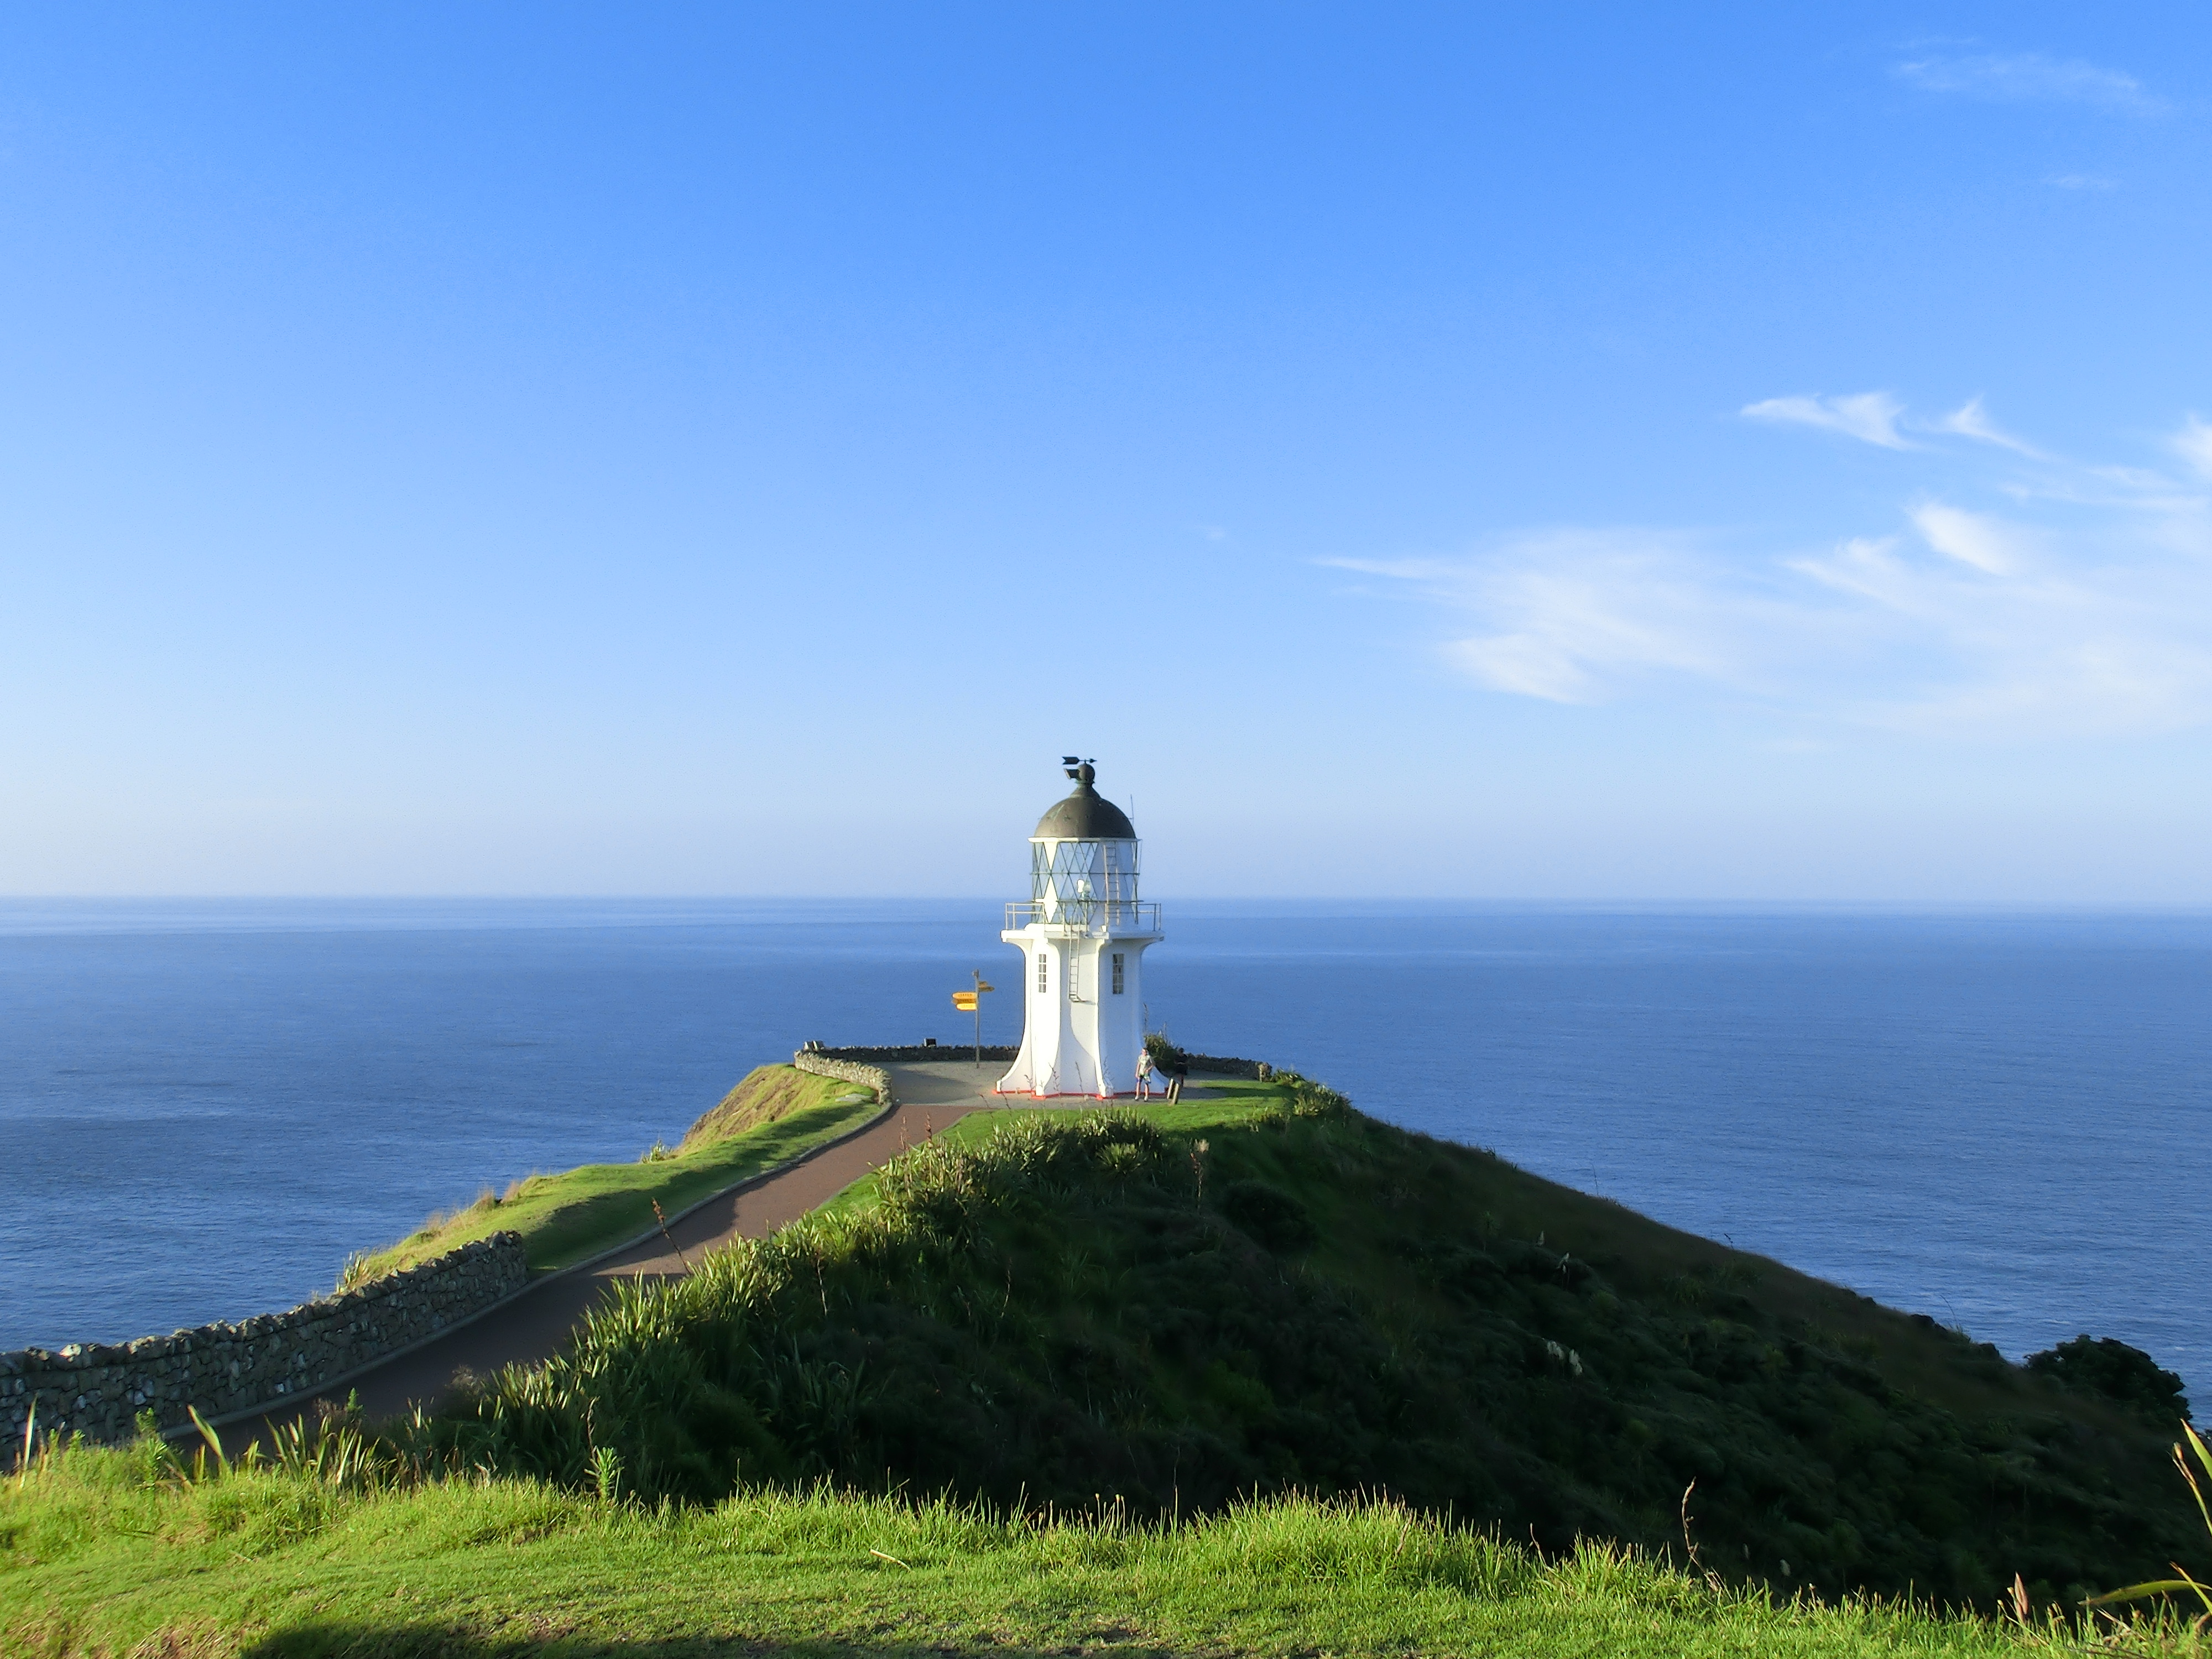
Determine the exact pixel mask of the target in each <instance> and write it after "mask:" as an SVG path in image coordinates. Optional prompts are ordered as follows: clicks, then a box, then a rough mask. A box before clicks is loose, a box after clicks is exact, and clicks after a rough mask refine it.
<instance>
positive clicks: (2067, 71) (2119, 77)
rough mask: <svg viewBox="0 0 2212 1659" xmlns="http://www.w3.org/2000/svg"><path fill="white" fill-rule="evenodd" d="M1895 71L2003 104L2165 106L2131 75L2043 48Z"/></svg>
mask: <svg viewBox="0 0 2212 1659" xmlns="http://www.w3.org/2000/svg"><path fill="white" fill-rule="evenodd" d="M1895 74H1896V76H1897V78H1898V79H1899V80H1900V81H1903V82H1905V83H1906V84H1907V85H1908V86H1914V87H1917V88H1920V89H1921V90H1922V91H1923V92H1941V93H1952V94H1958V95H1960V96H1962V97H1967V98H1980V99H1986V100H1990V101H1992V102H1998V103H2068V104H2088V105H2092V106H2095V107H2097V108H2100V109H2107V110H2113V111H2118V112H2124V113H2126V114H2130V115H2149V114H2154V113H2156V112H2159V111H2160V110H2161V109H2163V108H2164V107H2165V104H2164V102H2163V101H2162V100H2160V99H2158V98H2155V97H2153V96H2152V95H2151V94H2149V93H2148V92H2146V91H2145V90H2144V89H2143V86H2142V82H2139V81H2137V80H2136V78H2135V76H2132V75H2129V74H2125V73H2124V72H2123V71H2121V70H2115V69H2106V68H2104V67H2103V66H2101V65H2100V64H2090V63H2085V62H2083V61H2082V60H2081V59H2080V58H2047V57H2045V55H2044V54H2043V53H2041V52H2016V53H2014V54H2012V55H2010V56H2000V55H1997V54H1994V53H1992V54H1984V55H1980V56H1973V57H1953V56H1936V57H1929V58H1914V59H1911V60H1909V61H1907V62H1905V63H1901V64H1898V65H1897V66H1896V69H1895Z"/></svg>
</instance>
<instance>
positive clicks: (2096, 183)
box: [2043, 173, 2120, 190]
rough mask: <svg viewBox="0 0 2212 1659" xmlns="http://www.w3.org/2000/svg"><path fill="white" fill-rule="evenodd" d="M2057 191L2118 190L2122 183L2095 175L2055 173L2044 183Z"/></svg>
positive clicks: (2098, 174)
mask: <svg viewBox="0 0 2212 1659" xmlns="http://www.w3.org/2000/svg"><path fill="white" fill-rule="evenodd" d="M2043 182H2044V183H2045V184H2046V185H2051V187H2052V188H2053V189H2055V190H2118V188H2119V187H2120V181H2119V180H2118V179H2107V178H2105V177H2104V176H2103V175H2102V174H2100V173H2052V174H2051V177H2049V178H2048V179H2045V180H2044V181H2043Z"/></svg>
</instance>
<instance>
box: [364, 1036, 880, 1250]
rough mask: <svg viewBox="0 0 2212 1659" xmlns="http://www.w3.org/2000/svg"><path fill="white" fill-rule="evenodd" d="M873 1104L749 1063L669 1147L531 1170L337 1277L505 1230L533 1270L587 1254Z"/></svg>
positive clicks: (843, 1088) (785, 1154)
mask: <svg viewBox="0 0 2212 1659" xmlns="http://www.w3.org/2000/svg"><path fill="white" fill-rule="evenodd" d="M876 1110H877V1106H876V1097H875V1095H874V1093H873V1091H870V1090H867V1089H864V1088H861V1087H860V1086H858V1085H854V1084H850V1083H844V1082H840V1081H838V1080H837V1079H834V1078H823V1077H816V1076H814V1075H813V1074H812V1073H807V1072H802V1071H799V1070H798V1069H797V1068H796V1067H793V1066H759V1067H757V1068H756V1069H755V1070H754V1071H753V1072H752V1073H751V1074H750V1075H749V1076H748V1077H747V1078H746V1079H744V1081H743V1082H742V1083H740V1084H738V1086H737V1087H736V1088H734V1089H732V1090H731V1091H730V1092H729V1093H728V1094H727V1095H726V1096H725V1097H723V1099H722V1101H721V1103H720V1104H719V1105H717V1106H715V1107H714V1109H712V1110H711V1111H708V1112H707V1113H706V1114H705V1115H702V1117H701V1118H700V1119H699V1121H697V1122H696V1123H694V1124H693V1125H692V1126H691V1129H690V1133H688V1134H686V1135H685V1136H684V1142H683V1145H682V1146H680V1147H679V1148H678V1150H677V1151H676V1152H672V1153H671V1152H665V1150H663V1149H661V1148H658V1147H656V1148H655V1149H654V1150H653V1151H652V1152H647V1154H646V1156H645V1157H644V1158H641V1159H639V1160H638V1162H636V1163H635V1164H584V1165H582V1166H581V1167H580V1168H577V1169H574V1170H567V1171H565V1172H564V1173H562V1174H560V1175H532V1176H525V1177H524V1178H523V1179H521V1180H520V1181H517V1182H513V1184H512V1185H511V1186H509V1187H508V1188H507V1191H506V1192H504V1193H494V1192H493V1191H492V1190H491V1189H490V1188H489V1187H487V1188H485V1189H484V1190H483V1192H482V1193H480V1194H477V1200H476V1202H474V1203H473V1204H471V1205H469V1206H466V1207H465V1208H463V1209H459V1210H456V1211H454V1212H452V1213H450V1214H441V1215H434V1216H432V1217H431V1218H429V1219H428V1221H426V1222H425V1223H424V1224H423V1225H422V1227H421V1229H419V1230H418V1231H415V1232H412V1233H410V1234H409V1235H408V1236H407V1237H405V1238H403V1239H401V1240H400V1241H399V1242H398V1243H397V1244H392V1245H389V1246H386V1248H385V1249H381V1250H375V1251H370V1252H366V1253H364V1254H362V1255H356V1256H355V1257H354V1258H353V1259H352V1260H351V1261H349V1262H347V1263H346V1268H345V1274H344V1277H343V1279H341V1280H340V1286H341V1288H343V1286H344V1285H352V1284H358V1283H361V1282H362V1281H363V1280H366V1279H375V1278H378V1277H380V1276H381V1275H383V1274H385V1273H397V1272H398V1270H399V1269H400V1268H402V1267H412V1266H413V1265H414V1264H415V1263H416V1262H418V1261H428V1260H429V1259H430V1258H431V1257H433V1256H436V1255H444V1254H445V1253H446V1252H447V1250H452V1249H459V1247H460V1246H461V1245H464V1244H466V1243H471V1242H472V1241H474V1240H476V1239H479V1238H483V1237H488V1236H489V1235H490V1234H492V1233H495V1232H502V1231H507V1230H509V1229H512V1230H513V1231H516V1232H519V1233H520V1234H521V1235H522V1237H523V1243H524V1246H525V1248H526V1249H527V1250H528V1252H529V1256H530V1265H531V1267H532V1269H533V1270H534V1271H538V1272H548V1271H551V1270H553V1269H556V1268H560V1267H568V1266H570V1265H572V1264H574V1263H575V1262H578V1261H586V1260H588V1259H589V1258H590V1257H592V1256H594V1255H599V1253H600V1252H601V1251H603V1250H607V1249H612V1248H613V1247H614V1246H615V1245H617V1244H619V1243H623V1241H625V1240H627V1239H631V1238H635V1237H637V1236H638V1235H639V1234H641V1233H642V1232H644V1231H647V1229H649V1228H650V1227H652V1226H653V1205H654V1204H655V1203H656V1202H657V1203H659V1206H660V1207H661V1210H662V1211H663V1212H664V1213H665V1214H668V1215H671V1216H672V1215H675V1214H677V1213H678V1212H680V1211H682V1210H684V1208H686V1207H687V1206H690V1205H692V1204H696V1203H697V1202H698V1201H699V1200H701V1199H702V1198H705V1197H708V1195H709V1194H714V1193H718V1192H720V1191H721V1190H722V1189H723V1188H726V1187H731V1186H734V1185H735V1184H736V1183H738V1182H740V1181H743V1180H744V1179H746V1178H747V1177H748V1176H755V1175H757V1174H759V1173H760V1172H761V1171H762V1170H767V1169H772V1168H774V1167H775V1165H776V1164H784V1163H788V1162H789V1161H790V1160H791V1159H793V1158H798V1157H800V1156H802V1155H803V1154H805V1153H806V1152H811V1151H812V1150H813V1149H814V1148H815V1147H817V1146H821V1145H822V1144H823V1142H825V1141H829V1140H834V1139H836V1138H837V1137H838V1136H839V1135H841V1134H843V1133H846V1132H847V1131H848V1130H849V1129H854V1128H857V1127H859V1126H860V1124H862V1123H865V1122H866V1121H867V1120H868V1119H869V1118H870V1117H871V1116H872V1115H874V1114H875V1112H876Z"/></svg>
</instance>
